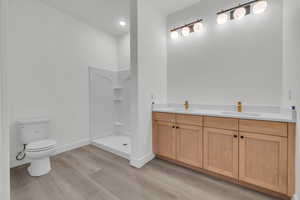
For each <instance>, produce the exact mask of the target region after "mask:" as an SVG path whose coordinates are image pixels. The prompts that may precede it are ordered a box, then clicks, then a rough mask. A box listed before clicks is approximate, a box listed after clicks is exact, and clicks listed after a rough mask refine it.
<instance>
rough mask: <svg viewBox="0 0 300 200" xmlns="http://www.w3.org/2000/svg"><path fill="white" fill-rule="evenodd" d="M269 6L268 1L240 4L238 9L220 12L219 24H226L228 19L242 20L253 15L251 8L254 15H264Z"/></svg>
mask: <svg viewBox="0 0 300 200" xmlns="http://www.w3.org/2000/svg"><path fill="white" fill-rule="evenodd" d="M267 6H268V2H267V0H252V1H249V2H247V3H243V4H239V5H238V6H236V7H233V8H229V9H227V10H222V11H220V12H218V13H217V16H218V17H217V23H218V24H225V23H226V22H227V20H228V19H230V20H233V19H242V18H243V17H244V16H246V15H249V14H250V13H251V8H252V11H253V13H254V14H259V13H262V12H264V11H265V10H266V9H267ZM226 16H227V17H226Z"/></svg>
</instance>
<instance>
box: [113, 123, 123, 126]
mask: <svg viewBox="0 0 300 200" xmlns="http://www.w3.org/2000/svg"><path fill="white" fill-rule="evenodd" d="M124 125H125V124H124V123H121V122H116V123H115V126H124Z"/></svg>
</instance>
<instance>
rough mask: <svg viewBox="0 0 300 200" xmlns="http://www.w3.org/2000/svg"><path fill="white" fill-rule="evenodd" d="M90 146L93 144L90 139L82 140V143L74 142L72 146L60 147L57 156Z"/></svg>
mask: <svg viewBox="0 0 300 200" xmlns="http://www.w3.org/2000/svg"><path fill="white" fill-rule="evenodd" d="M89 144H91V141H90V139H83V140H80V141H77V142H74V143H71V144H66V145H64V146H62V147H59V148H58V149H57V150H56V152H55V155H58V154H61V153H64V152H66V151H71V150H73V149H77V148H80V147H83V146H86V145H89Z"/></svg>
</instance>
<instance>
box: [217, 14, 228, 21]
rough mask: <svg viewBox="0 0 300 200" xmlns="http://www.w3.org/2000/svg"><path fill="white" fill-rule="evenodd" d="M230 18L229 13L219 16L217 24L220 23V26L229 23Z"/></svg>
mask: <svg viewBox="0 0 300 200" xmlns="http://www.w3.org/2000/svg"><path fill="white" fill-rule="evenodd" d="M228 18H229V17H228V14H227V13H222V14H219V15H218V18H217V22H218V24H225V23H227V21H228Z"/></svg>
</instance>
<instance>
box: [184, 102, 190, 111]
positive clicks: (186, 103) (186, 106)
mask: <svg viewBox="0 0 300 200" xmlns="http://www.w3.org/2000/svg"><path fill="white" fill-rule="evenodd" d="M189 107H190V105H189V102H188V101H185V102H184V109H186V110H188V109H189Z"/></svg>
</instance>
